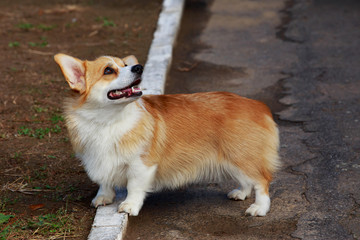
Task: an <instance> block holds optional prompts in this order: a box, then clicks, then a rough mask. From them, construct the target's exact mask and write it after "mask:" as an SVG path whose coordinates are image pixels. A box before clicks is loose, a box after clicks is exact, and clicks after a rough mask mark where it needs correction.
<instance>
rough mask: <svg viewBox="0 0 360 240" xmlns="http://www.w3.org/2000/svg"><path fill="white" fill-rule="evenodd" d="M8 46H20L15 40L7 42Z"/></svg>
mask: <svg viewBox="0 0 360 240" xmlns="http://www.w3.org/2000/svg"><path fill="white" fill-rule="evenodd" d="M8 46H9V47H11V48H12V47H19V46H20V43H19V42H17V41H14V42H9V44H8Z"/></svg>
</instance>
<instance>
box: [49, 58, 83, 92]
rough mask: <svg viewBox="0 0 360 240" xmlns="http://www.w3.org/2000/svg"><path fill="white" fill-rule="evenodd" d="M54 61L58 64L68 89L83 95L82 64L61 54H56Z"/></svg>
mask: <svg viewBox="0 0 360 240" xmlns="http://www.w3.org/2000/svg"><path fill="white" fill-rule="evenodd" d="M54 59H55V62H56V63H57V64H59V66H60V68H61V71H62V72H63V74H64V76H65V79H66V81H67V82H68V84H69V86H70V88H71V89H72V90H75V91H78V92H79V93H80V94H81V93H83V92H84V91H85V89H86V82H85V64H84V62H83V61H81V60H80V59H77V58H74V57H71V56H69V55H66V54H62V53H58V54H56V55H55V56H54Z"/></svg>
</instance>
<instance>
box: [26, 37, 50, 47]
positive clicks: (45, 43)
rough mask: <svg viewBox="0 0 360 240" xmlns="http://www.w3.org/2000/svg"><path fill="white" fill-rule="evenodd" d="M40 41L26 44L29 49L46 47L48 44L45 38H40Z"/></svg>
mask: <svg viewBox="0 0 360 240" xmlns="http://www.w3.org/2000/svg"><path fill="white" fill-rule="evenodd" d="M40 39H41V41H40V42H28V45H29V46H30V47H46V46H47V45H48V44H49V42H48V41H47V38H46V37H41V38H40Z"/></svg>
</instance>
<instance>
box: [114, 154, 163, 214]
mask: <svg viewBox="0 0 360 240" xmlns="http://www.w3.org/2000/svg"><path fill="white" fill-rule="evenodd" d="M156 168H157V167H156V166H151V167H148V166H146V165H144V164H143V162H142V161H141V160H140V161H137V162H136V163H135V162H134V163H132V165H131V166H130V167H129V168H128V173H127V178H128V183H127V192H128V194H127V196H126V199H125V200H124V201H123V202H122V203H121V204H120V205H119V208H118V211H119V212H126V213H129V215H130V216H137V215H138V214H139V211H140V209H141V207H142V205H143V203H144V200H145V197H146V193H147V192H151V189H152V183H153V180H154V177H155V173H156Z"/></svg>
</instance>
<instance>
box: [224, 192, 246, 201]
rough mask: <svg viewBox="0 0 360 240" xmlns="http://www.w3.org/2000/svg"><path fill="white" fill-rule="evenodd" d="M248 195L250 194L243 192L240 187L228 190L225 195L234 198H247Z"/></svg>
mask: <svg viewBox="0 0 360 240" xmlns="http://www.w3.org/2000/svg"><path fill="white" fill-rule="evenodd" d="M249 196H250V193H248V192H245V191H243V190H240V189H234V190H232V191H231V192H229V193H228V195H227V197H228V198H229V199H234V200H245V198H247V197H249Z"/></svg>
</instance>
